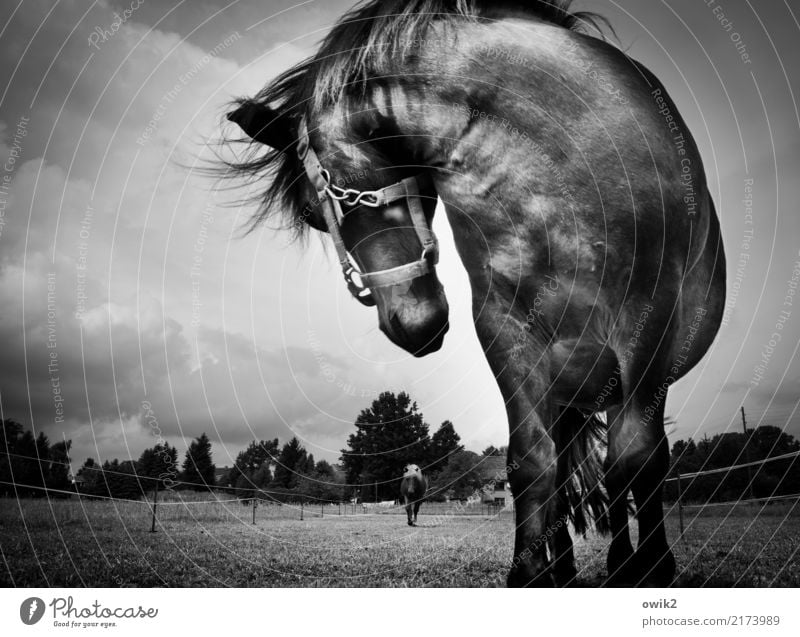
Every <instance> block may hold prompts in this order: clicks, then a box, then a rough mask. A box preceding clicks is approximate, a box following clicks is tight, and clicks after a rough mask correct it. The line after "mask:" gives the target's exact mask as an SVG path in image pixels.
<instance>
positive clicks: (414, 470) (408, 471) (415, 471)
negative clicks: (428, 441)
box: [403, 464, 421, 478]
mask: <svg viewBox="0 0 800 637" xmlns="http://www.w3.org/2000/svg"><path fill="white" fill-rule="evenodd" d="M420 473H421V472H420V470H419V467H418V466H417V465H415V464H407V465H406V468H405V471H404V472H403V477H404V478H411V477H413V476H416V475H419V474H420Z"/></svg>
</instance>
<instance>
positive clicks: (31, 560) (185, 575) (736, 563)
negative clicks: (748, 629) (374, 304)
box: [0, 494, 800, 587]
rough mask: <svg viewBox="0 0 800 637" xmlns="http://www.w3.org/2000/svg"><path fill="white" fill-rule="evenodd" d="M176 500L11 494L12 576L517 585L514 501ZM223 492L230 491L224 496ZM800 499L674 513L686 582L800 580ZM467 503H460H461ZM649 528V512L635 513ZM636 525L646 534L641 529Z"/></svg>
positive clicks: (587, 580) (595, 552)
mask: <svg viewBox="0 0 800 637" xmlns="http://www.w3.org/2000/svg"><path fill="white" fill-rule="evenodd" d="M209 497H210V496H209V495H208V494H206V495H205V496H203V497H196V498H193V499H194V500H195V501H196V500H202V501H204V503H201V502H195V503H192V502H191V501H180V502H179V501H177V500H176V499H174V498H173V500H172V502H166V501H165V502H162V503H160V504H159V509H158V523H157V527H156V529H157V530H156V532H155V533H151V532H150V525H151V513H150V509H149V507H148V505H147V504H143V503H131V502H108V501H88V500H80V501H79V500H77V499H71V500H52V501H50V502H48V501H47V500H44V499H32V500H19V501H18V500H14V499H2V500H0V559H2V564H0V585H2V586H31V587H32V586H65V587H73V586H111V587H124V586H140V587H141V586H261V587H263V586H282V587H306V586H317V587H319V586H356V587H375V586H413V587H418V586H459V587H460V586H470V587H472V586H478V587H493V586H503V585H504V578H505V573H506V571H507V569H508V566H509V564H510V562H511V558H512V544H513V530H514V527H513V520H512V515H511V513H510V512H508V511H504V512H501V513H499V514H487V509H486V508H483V509H481V508H480V507H478V509H476V511H475V512H474V513H471V512H470V511H468V510H467V511H465V510H457V509H453V507H452V506H451V505H433V504H427V503H426V504H424V505H423V506H422V509H421V511H420V518H419V526H417V527H413V528H412V527H408V526H407V525H406V523H405V515H404V513H403V512H402V511H400V510H397V509H394V510H390V511H384V512H383V513H367V514H364V513H361V512H360V511H361V509H360V507H358V508H356V509H355V511H356V512H355V514H354V513H353V511H354V509H352V508H350V509H346V508H338V507H337V506H336V505H334V506H329V507H326V508H325V509H324V510H323V509H320V507H304V510H303V520H300V519H299V517H300V510H299V508H296V507H293V506H288V505H284V506H277V505H269V506H265V505H262V506H259V507H258V508H257V509H256V524H255V525H254V524H252V508H251V507H250V506H243V505H242V504H241V503H239V502H219V503H212V504H209V503H207V501H208V499H209ZM220 499H225V500H227V499H228V498H227V497H224V496H221V497H220ZM798 509H800V507H796V506H795V505H794V504H793V503H781V504H772V505H768V506H761V505H739V506H735V507H709V508H706V509H702V510H698V509H687V510H686V511H685V521H686V532H685V534H684V537H683V540H679V539H678V535H679V534H678V517H677V513H676V512H675V511H671V512H670V513H669V514H668V516H667V527H668V528H667V530H668V537H669V538H670V539H671V541H673V542H674V550H675V554H676V559H677V562H678V576H677V578H676V582H675V584H676V585H677V586H721V587H728V586H800V555H799V553H800V550H799V549H800V532H798V531H799V530H800V527H798V522H800V510H798ZM455 513H459V514H458V515H455ZM633 528H635V525H634V527H633ZM634 539H635V534H634ZM607 544H608V538H606V537H599V536H596V535H592V534H590V535H588V536H587V537H586V538H578V539H577V540H576V544H575V555H576V560H577V564H578V569H579V571H580V574H579V577H580V585H583V586H600V585H602V583H603V581H604V577H605V557H606V548H607Z"/></svg>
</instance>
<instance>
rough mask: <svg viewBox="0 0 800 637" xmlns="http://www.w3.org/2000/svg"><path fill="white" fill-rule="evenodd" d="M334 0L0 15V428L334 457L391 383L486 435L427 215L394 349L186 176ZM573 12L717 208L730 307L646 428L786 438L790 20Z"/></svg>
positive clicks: (468, 342) (790, 357)
mask: <svg viewBox="0 0 800 637" xmlns="http://www.w3.org/2000/svg"><path fill="white" fill-rule="evenodd" d="M351 4H352V3H351V2H349V1H345V0H308V1H306V2H300V3H294V2H285V1H282V0H281V1H274V0H273V1H265V0H240V1H238V2H236V1H224V0H219V1H216V0H213V1H212V0H199V1H198V0H192V1H191V3H190V2H189V1H188V0H184V1H180V0H133V2H129V1H128V0H123V1H121V2H116V1H111V0H99V1H96V2H93V3H90V2H83V1H78V0H63V1H59V2H49V1H48V2H45V1H43V0H42V1H39V0H22V1H20V0H11V1H9V2H3V3H2V5H0V59H3V60H4V61H5V63H4V64H3V65H0V77H2V81H0V90H2V93H1V94H0V416H2V418H11V419H14V420H17V421H19V422H21V423H23V424H24V425H25V426H26V427H28V428H33V429H34V430H35V431H36V432H37V433H38V432H40V431H42V432H44V433H45V434H46V435H47V436H48V437H49V438H50V440H51V441H58V440H62V439H69V440H71V441H72V458H73V461H74V462H75V463H77V464H79V463H80V462H82V461H83V459H85V458H87V457H94V458H100V459H103V460H104V459H110V458H120V459H127V458H137V457H138V456H139V454H140V453H141V451H142V450H143V449H144V448H145V447H147V446H152V445H153V444H155V442H157V441H159V440H162V439H164V440H167V441H168V442H170V444H174V445H176V446H177V447H178V449H179V450H180V452H181V453H182V452H183V450H184V449H185V448H186V446H187V445H188V442H189V441H190V440H191V439H192V438H194V437H196V436H198V435H200V433H202V432H206V433H207V434H208V435H209V437H210V438H211V440H212V443H213V451H214V459H215V462H216V463H217V465H218V466H223V465H230V464H231V463H232V462H233V459H234V458H235V456H236V454H237V453H238V452H239V451H240V450H241V449H242V448H243V447H245V446H246V445H247V444H248V443H249V442H250V441H251V440H254V439H267V438H274V437H278V438H279V439H280V440H281V441H282V442H284V441H286V440H288V439H289V438H290V437H291V436H293V435H296V436H297V437H298V438H299V439H300V440H301V441H302V443H303V444H304V445H305V446H306V448H307V449H308V450H309V451H310V452H311V453H313V454H314V455H315V457H317V458H326V459H328V460H332V461H336V460H337V459H338V456H339V450H341V449H342V448H343V447H344V446H345V443H346V438H347V435H348V434H349V433H350V432H352V431H353V422H354V419H355V417H356V416H357V415H358V413H359V412H360V410H361V409H363V408H365V407H367V406H369V404H370V403H371V401H372V399H373V398H375V397H376V396H377V394H378V393H379V392H380V391H383V390H387V389H389V390H393V391H400V390H404V391H407V392H409V393H410V395H411V396H412V397H413V398H414V399H415V400H416V401H417V403H418V405H419V407H420V409H421V411H422V412H423V414H424V416H425V419H426V421H427V422H428V423H429V424H430V425H431V429H432V430H433V429H435V428H436V427H438V425H439V424H440V423H441V422H442V421H444V420H451V421H452V422H453V423H454V424H455V427H456V430H457V431H458V433H459V434H460V435H461V437H462V441H463V443H464V444H465V445H466V446H467V448H469V449H472V450H475V451H480V450H481V449H483V448H484V447H486V446H487V445H489V444H494V445H497V446H499V445H501V444H505V443H506V441H507V436H508V433H507V423H506V417H505V410H504V407H503V402H502V400H501V398H500V394H499V390H498V389H497V386H496V384H495V382H494V379H493V378H492V375H491V373H490V371H489V368H488V365H487V364H486V362H485V359H484V357H483V353H482V351H481V348H480V346H479V344H478V341H477V338H476V336H475V334H474V328H473V326H472V320H471V316H470V292H469V286H468V283H467V278H466V274H465V273H464V271H463V269H462V267H461V265H460V262H459V261H458V258H457V256H456V254H455V249H454V247H453V243H452V236H451V233H450V229H449V227H448V226H447V223H446V220H445V216H444V214H442V211H439V213H437V215H436V220H435V223H434V230H435V232H436V233H437V235H438V236H439V239H440V242H441V244H442V251H441V259H440V265H439V267H438V272H439V276H440V279H441V280H442V282H443V284H444V286H445V290H446V292H447V295H448V300H449V302H450V306H451V329H450V332H449V334H448V336H447V338H446V340H445V345H444V347H443V348H442V350H441V351H439V352H437V353H435V354H433V355H430V356H427V357H425V358H423V359H415V358H412V357H410V356H409V355H408V354H406V353H404V352H403V351H401V350H399V349H398V348H397V347H395V346H394V345H392V344H391V343H390V342H389V341H388V340H387V339H386V338H385V337H384V336H383V334H382V333H381V332H379V330H378V326H377V316H376V313H375V310H374V309H368V308H364V307H362V306H361V305H360V304H358V303H357V302H355V301H354V300H352V299H351V298H350V297H349V294H348V292H347V290H346V288H345V286H344V284H343V282H342V280H341V275H340V272H339V270H338V268H337V267H336V263H335V259H334V258H333V255H332V252H333V251H332V250H331V249H330V247H329V246H327V243H326V240H323V239H321V238H318V237H312V238H311V239H310V240H309V241H308V242H307V244H305V245H301V244H292V243H291V242H290V241H289V237H288V236H287V235H285V234H282V233H280V232H276V231H275V230H274V229H272V228H269V227H262V228H259V229H258V230H257V231H256V232H254V233H253V234H250V235H248V236H243V233H242V226H243V224H244V222H245V221H246V220H247V218H248V216H249V214H251V213H252V208H251V207H249V206H246V205H238V204H237V199H238V198H239V197H240V196H241V194H242V193H232V192H230V191H228V190H225V189H224V187H221V186H220V185H219V184H217V183H216V182H215V181H213V180H210V179H208V178H207V177H204V176H203V175H201V174H200V172H199V171H197V170H195V169H194V168H193V167H195V166H197V165H198V162H200V161H201V160H202V159H204V158H205V159H207V158H209V157H210V156H211V155H210V152H211V151H210V146H209V145H208V142H209V141H210V140H214V139H217V138H219V137H220V135H221V134H222V132H223V128H222V127H223V126H225V125H226V124H223V122H222V120H221V117H222V115H223V114H224V113H225V110H226V104H227V103H228V102H229V101H230V100H231V99H232V98H233V97H236V96H241V95H251V94H253V93H255V92H257V91H258V90H259V89H260V88H261V87H262V86H263V85H264V84H265V83H267V82H268V81H269V80H270V79H271V78H273V77H275V75H276V74H277V73H279V72H280V71H282V70H284V69H286V68H288V67H290V66H291V65H293V64H294V63H296V62H298V61H299V60H301V59H303V58H304V57H305V56H307V55H309V54H310V53H312V52H313V50H314V47H315V45H316V44H317V43H318V41H319V39H320V38H321V37H322V36H323V35H324V33H325V32H326V30H327V29H329V28H330V26H331V25H332V24H333V23H334V22H335V21H336V19H337V18H338V17H339V16H340V15H341V14H342V13H343V12H344V11H345V10H346V9H347V8H348V7H349V6H351ZM575 6H576V7H577V8H585V9H591V10H595V11H598V12H600V13H602V14H603V15H605V16H606V17H607V18H608V19H609V20H610V21H611V23H612V24H613V25H614V27H615V29H616V32H617V35H618V38H619V41H620V43H621V46H622V48H623V49H624V50H625V51H626V52H627V53H628V54H629V55H631V56H633V57H634V58H636V59H638V60H640V61H641V62H643V63H644V64H645V65H646V66H648V67H649V68H650V69H651V70H652V71H653V72H654V73H655V74H656V75H657V76H658V77H659V78H660V79H661V80H662V82H663V83H664V84H665V86H666V87H667V89H668V91H669V92H670V94H671V95H672V97H673V99H674V100H675V102H676V104H677V105H678V107H679V109H680V111H681V113H682V115H683V117H684V119H685V120H686V122H687V124H688V126H689V128H690V130H691V131H692V132H693V135H694V136H695V139H696V141H697V143H698V145H699V147H700V152H701V155H702V157H703V159H704V162H705V167H706V172H707V176H708V182H709V185H710V189H711V192H712V195H713V197H714V200H715V202H716V207H717V210H718V212H719V215H720V219H721V223H722V229H723V237H724V241H725V245H726V251H727V256H728V289H729V306H728V308H727V310H726V314H725V320H724V325H723V326H722V328H721V330H720V332H719V335H718V337H717V339H716V341H715V342H714V344H713V346H712V348H711V350H710V351H709V353H708V354H707V356H706V357H705V358H704V359H703V361H702V362H701V363H700V364H699V365H698V366H697V367H696V368H695V369H694V370H693V371H692V372H691V373H689V374H688V375H687V376H686V377H685V378H683V379H682V380H680V381H679V382H678V383H677V384H676V385H675V386H674V387H673V388H672V390H671V391H670V394H669V398H668V402H667V415H668V416H670V417H671V418H672V419H673V420H674V421H675V424H674V425H673V426H672V427H671V428H670V431H669V435H670V440H671V441H674V440H676V439H678V438H687V437H689V436H692V437H694V438H701V437H703V436H704V435H709V436H711V435H713V434H715V433H720V432H723V431H740V428H741V422H740V418H741V416H740V412H739V409H740V407H741V406H742V405H744V407H745V410H746V414H747V419H748V425H749V426H756V425H759V424H766V425H775V426H778V427H781V428H785V429H786V430H787V431H789V432H791V433H794V434H795V435H798V434H800V418H798V415H797V413H796V408H797V404H798V396H800V391H798V390H799V389H800V387H799V386H798V385H799V384H800V364H799V363H798V357H797V350H798V345H799V344H800V338H798V337H799V336H800V307H798V306H800V298H798V297H795V296H792V293H793V292H794V289H795V288H796V287H797V286H798V278H799V277H800V215H798V210H797V206H798V203H797V202H798V201H800V185H799V182H798V174H799V173H800V117H798V106H797V97H796V94H797V92H798V88H800V77H798V74H797V66H796V60H797V59H798V58H800V38H798V30H800V24H798V11H797V10H796V9H795V10H792V9H791V8H790V6H789V5H788V4H786V3H785V2H782V1H779V0H775V1H774V2H769V3H765V2H760V3H755V2H749V1H748V0H727V1H724V2H723V1H713V0H702V1H700V0H670V1H656V0H653V1H652V2H647V3H644V2H637V1H636V0H626V1H625V2H613V1H611V0H596V1H590V0H587V1H584V2H578V3H576V5H575ZM126 10H127V11H126ZM227 130H228V132H232V131H230V129H227ZM733 291H735V293H734V292H733ZM778 324H780V327H777V325H778ZM775 334H778V336H777V337H776V336H775ZM777 339H780V340H777ZM771 342H772V343H771Z"/></svg>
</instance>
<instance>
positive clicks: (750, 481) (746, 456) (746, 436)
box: [741, 405, 753, 500]
mask: <svg viewBox="0 0 800 637" xmlns="http://www.w3.org/2000/svg"><path fill="white" fill-rule="evenodd" d="M741 409H742V431H744V461H745V462H746V463H747V465H748V466H747V496H748V498H749V499H750V500H752V499H753V468H752V467H751V466H750V446H749V442H750V434H748V433H747V419H746V418H745V416H744V405H742V408H741Z"/></svg>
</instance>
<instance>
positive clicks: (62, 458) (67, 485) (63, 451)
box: [47, 440, 72, 491]
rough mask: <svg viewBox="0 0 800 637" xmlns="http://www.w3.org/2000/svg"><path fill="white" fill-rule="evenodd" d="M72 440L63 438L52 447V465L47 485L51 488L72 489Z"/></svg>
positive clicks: (48, 472)
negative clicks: (70, 451)
mask: <svg viewBox="0 0 800 637" xmlns="http://www.w3.org/2000/svg"><path fill="white" fill-rule="evenodd" d="M71 447H72V441H71V440H62V441H61V442H57V443H55V444H54V445H53V446H52V447H50V454H49V455H50V465H49V467H48V471H47V486H48V488H50V489H59V490H62V491H71V490H72V483H71V482H70V475H69V450H70V448H71Z"/></svg>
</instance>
